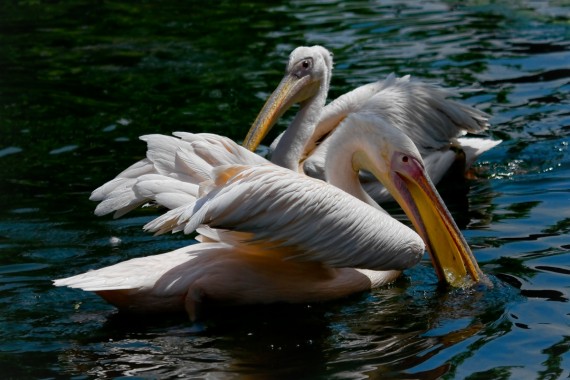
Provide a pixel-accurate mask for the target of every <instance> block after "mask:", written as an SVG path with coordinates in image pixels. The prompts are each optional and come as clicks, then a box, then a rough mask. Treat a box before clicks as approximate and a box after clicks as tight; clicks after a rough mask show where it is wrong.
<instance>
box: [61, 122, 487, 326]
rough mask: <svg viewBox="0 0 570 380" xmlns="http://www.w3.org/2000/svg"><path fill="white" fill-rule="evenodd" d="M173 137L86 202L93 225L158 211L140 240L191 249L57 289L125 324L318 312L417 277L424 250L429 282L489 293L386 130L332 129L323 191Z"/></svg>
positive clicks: (218, 146)
mask: <svg viewBox="0 0 570 380" xmlns="http://www.w3.org/2000/svg"><path fill="white" fill-rule="evenodd" d="M175 135H176V136H177V137H178V138H176V137H170V136H163V135H150V136H143V137H142V139H143V140H145V141H146V142H147V144H148V150H147V157H146V158H145V159H143V160H141V161H139V162H137V163H135V164H134V165H132V166H131V167H129V168H127V169H126V170H125V171H123V172H122V173H120V174H119V175H118V176H117V177H116V178H115V179H114V180H111V181H110V182H108V183H106V184H104V185H103V186H101V187H100V188H98V189H97V190H95V191H94V192H93V194H92V197H91V199H93V200H97V201H101V203H100V204H99V205H98V207H97V208H96V214H98V215H103V214H108V213H111V212H115V216H121V215H123V214H125V213H126V212H129V211H130V210H133V209H134V208H136V207H138V206H140V205H142V204H145V203H147V202H154V203H156V204H158V205H160V206H164V207H166V208H167V209H170V211H168V212H166V213H165V214H164V215H162V216H160V217H158V218H157V219H155V220H153V221H151V222H149V223H148V224H147V225H146V226H145V228H146V229H147V230H149V231H154V232H158V233H164V232H168V231H173V232H176V231H184V233H191V232H193V231H195V230H196V231H198V232H199V234H200V235H199V236H198V238H197V239H198V240H199V242H198V243H196V244H192V245H190V246H187V247H183V248H180V249H177V250H175V251H172V252H168V253H163V254H159V255H154V256H148V257H142V258H135V259H132V260H128V261H125V262H121V263H118V264H115V265H112V266H109V267H105V268H102V269H98V270H93V271H89V272H86V273H83V274H80V275H76V276H73V277H69V278H64V279H58V280H55V281H54V284H55V285H56V286H69V287H72V288H80V289H83V290H86V291H93V292H95V293H97V294H98V295H100V296H101V297H103V298H104V299H105V300H107V301H108V302H110V303H111V304H113V305H115V306H117V307H118V308H120V309H125V310H130V311H136V312H161V311H176V310H186V312H187V313H188V315H189V317H190V318H191V319H192V320H195V319H196V318H198V317H199V315H200V313H199V311H200V308H201V306H202V305H207V304H209V303H212V304H218V303H221V304H229V305H236V304H268V303H277V302H286V303H307V302H319V301H326V300H331V299H336V298H340V297H344V296H346V295H349V294H352V293H355V292H359V291H364V290H367V289H371V288H374V287H378V286H381V285H384V284H386V283H389V282H391V281H393V280H394V279H395V278H397V276H398V275H399V274H400V272H401V271H402V270H404V269H406V268H410V267H411V266H413V265H415V264H417V263H418V262H419V260H420V259H421V257H422V254H423V252H424V248H425V247H427V249H428V251H429V252H430V255H431V257H432V261H433V263H434V267H435V269H436V273H437V275H438V277H439V279H440V280H441V281H445V282H447V283H449V284H451V285H452V286H459V287H463V286H470V285H472V284H474V283H484V284H488V283H489V282H488V279H487V278H486V277H485V275H484V274H483V273H482V272H481V270H480V268H479V266H478V265H477V262H476V260H475V258H474V256H473V254H472V253H471V251H470V249H469V246H468V245H467V243H466V242H465V239H464V238H463V236H462V235H461V233H460V232H459V229H458V228H457V226H456V225H455V223H454V221H453V219H452V217H451V216H450V214H449V212H448V210H447V208H446V207H445V205H444V204H443V202H442V201H441V198H440V197H439V195H438V194H437V191H436V190H435V188H434V186H433V184H432V183H431V181H430V180H429V177H428V176H427V174H426V172H425V169H424V165H423V161H422V158H421V155H420V153H419V152H418V150H417V148H416V147H415V145H414V144H413V143H412V141H411V140H410V139H409V138H408V137H407V136H406V135H405V134H404V133H402V132H401V131H400V130H398V129H396V128H393V127H392V126H391V125H389V124H388V123H386V122H385V121H382V122H381V125H380V126H379V125H378V119H377V118H374V117H370V116H366V115H350V116H349V117H347V118H346V119H345V120H343V121H342V122H341V123H340V125H339V127H338V128H337V132H336V133H335V134H334V135H333V136H332V137H331V139H330V142H329V149H328V151H327V154H326V156H327V157H326V160H325V172H326V176H327V178H328V179H329V181H330V182H331V183H330V184H329V183H326V182H324V181H321V180H318V179H313V178H310V177H307V176H305V175H302V174H300V173H298V172H295V171H291V170H288V169H286V168H281V167H279V166H277V165H274V164H272V163H269V162H268V161H266V160H265V159H263V158H262V157H260V156H258V155H256V154H254V153H252V152H250V151H248V150H246V149H244V148H242V147H240V146H239V145H237V144H235V143H234V142H233V141H231V140H229V139H227V138H224V137H221V136H217V135H209V134H190V133H176V134H175ZM360 169H363V170H368V171H369V172H370V173H372V174H373V175H374V176H375V177H376V178H377V179H378V180H380V181H381V182H382V183H383V184H384V185H385V186H386V187H387V188H388V189H389V191H390V192H391V194H392V195H393V196H394V197H395V199H396V200H397V201H398V202H399V203H400V205H401V206H402V208H403V209H404V211H405V212H406V214H407V215H408V217H409V218H410V220H411V221H412V222H413V224H414V227H415V228H416V230H417V231H418V233H419V234H420V236H421V237H420V236H418V234H417V233H416V232H414V231H412V230H411V229H410V228H408V227H407V226H405V225H404V224H402V223H401V222H399V221H397V220H395V219H394V218H392V217H391V216H389V215H388V214H387V213H386V212H385V211H384V210H382V209H381V207H380V206H378V205H377V204H376V203H375V202H373V201H372V200H370V198H369V197H368V196H367V195H366V193H365V192H364V191H363V190H362V188H359V186H360V185H359V182H358V171H359V170H360ZM348 193H352V195H349V194H348ZM358 198H361V199H362V200H361V199H358ZM424 242H425V243H424Z"/></svg>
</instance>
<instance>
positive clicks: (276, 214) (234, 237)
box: [145, 164, 424, 270]
mask: <svg viewBox="0 0 570 380" xmlns="http://www.w3.org/2000/svg"><path fill="white" fill-rule="evenodd" d="M213 177H214V179H213V181H212V182H210V183H206V184H203V185H202V187H204V188H205V190H204V192H205V194H204V196H203V197H201V198H199V199H198V200H197V201H196V202H194V203H192V204H189V205H185V206H182V207H178V208H176V209H173V210H171V211H169V212H168V213H166V214H165V215H163V216H161V217H159V218H157V219H155V220H154V221H152V222H150V223H148V224H147V225H146V226H145V228H146V229H147V230H150V231H154V232H158V233H163V232H167V231H174V232H176V231H184V232H185V233H191V232H193V231H194V230H196V228H198V227H200V226H202V225H206V226H209V227H210V228H215V229H218V230H222V231H218V235H217V236H218V238H219V239H220V240H222V241H224V242H231V244H234V245H244V246H245V247H246V248H244V249H249V250H250V251H255V252H258V253H260V254H267V255H281V256H284V257H286V258H290V259H295V260H305V261H317V262H324V263H326V264H328V265H330V266H333V267H355V268H365V269H375V270H389V269H404V268H408V267H410V266H412V265H414V264H416V263H417V262H418V261H419V260H420V258H421V256H422V255H423V252H424V244H423V242H422V241H421V239H420V238H419V236H418V235H417V234H416V233H415V232H413V231H412V230H411V229H409V228H408V227H406V226H404V225H403V224H401V223H400V222H398V221H396V220H395V219H393V218H391V217H389V216H388V215H385V214H383V213H381V212H378V210H376V209H374V208H373V207H371V206H369V205H367V204H365V203H364V202H362V201H360V200H358V199H356V198H354V197H352V196H348V195H347V194H346V193H344V192H343V191H341V190H339V189H338V188H336V187H334V186H331V185H328V184H326V183H325V182H323V181H319V180H316V179H313V178H310V177H306V176H304V175H299V174H297V173H295V172H292V171H290V170H287V169H283V168H280V167H277V166H275V165H272V164H266V165H257V166H245V165H242V166H237V165H231V166H223V167H218V168H216V169H215V170H214V171H213Z"/></svg>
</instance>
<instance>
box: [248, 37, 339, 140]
mask: <svg viewBox="0 0 570 380" xmlns="http://www.w3.org/2000/svg"><path fill="white" fill-rule="evenodd" d="M332 65H333V62H332V54H331V53H330V52H329V51H328V50H327V49H325V48H324V47H322V46H318V45H316V46H311V47H307V46H300V47H298V48H296V49H295V50H293V52H291V54H290V55H289V62H288V63H287V68H286V70H285V76H284V77H283V79H282V80H281V82H280V83H279V86H277V88H276V89H275V91H273V94H271V96H270V97H269V98H268V99H267V101H266V102H265V105H264V106H263V109H262V110H261V111H260V113H259V115H258V116H257V119H256V120H255V122H254V123H253V125H252V127H251V128H250V130H249V132H248V134H247V136H246V138H245V140H244V142H243V146H244V147H245V148H247V149H249V150H252V151H253V150H255V149H256V148H257V146H258V145H259V144H260V143H261V141H262V140H263V138H264V137H265V136H266V135H267V133H268V132H269V131H270V130H271V128H272V127H273V126H274V125H275V123H276V122H277V120H278V119H279V118H280V117H281V115H283V113H285V111H287V110H288V109H289V108H291V106H293V104H295V103H301V106H304V105H306V103H307V102H308V101H310V100H313V99H316V98H319V97H317V95H321V96H320V98H322V99H319V100H321V101H320V104H318V107H323V106H324V103H325V100H326V95H327V93H328V86H329V83H330V77H331V72H332ZM316 122H317V120H312V123H316Z"/></svg>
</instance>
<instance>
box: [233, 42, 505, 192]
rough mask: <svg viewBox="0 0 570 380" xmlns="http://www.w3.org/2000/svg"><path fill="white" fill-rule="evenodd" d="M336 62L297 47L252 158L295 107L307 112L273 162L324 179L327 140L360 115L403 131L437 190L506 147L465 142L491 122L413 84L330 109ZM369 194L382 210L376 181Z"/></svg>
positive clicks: (250, 141) (249, 139)
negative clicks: (449, 175)
mask: <svg viewBox="0 0 570 380" xmlns="http://www.w3.org/2000/svg"><path fill="white" fill-rule="evenodd" d="M332 66H333V62H332V54H331V53H330V52H329V51H328V50H327V49H325V48H324V47H322V46H312V47H298V48H296V49H295V50H294V51H293V52H292V53H291V55H290V56H289V62H288V64H287V68H286V73H285V76H284V78H283V79H282V80H281V82H280V83H279V86H278V87H277V89H276V90H275V91H274V92H273V94H272V95H271V96H270V97H269V99H268V100H267V102H266V103H265V105H264V107H263V109H262V110H261V112H260V113H259V115H258V117H257V119H256V120H255V122H254V124H253V125H252V127H251V129H250V130H249V132H248V134H247V136H246V138H245V140H244V142H243V145H244V146H245V147H246V148H248V149H249V150H252V151H253V150H255V148H256V147H257V146H258V145H259V144H260V143H261V141H262V140H263V138H264V137H265V135H266V134H267V133H268V132H269V130H270V129H271V128H272V127H273V125H275V123H276V122H277V120H278V119H279V117H280V116H281V115H282V114H283V113H284V112H285V111H287V109H289V108H290V107H291V106H292V105H293V104H295V103H300V106H301V107H300V109H299V112H298V113H297V115H296V116H295V118H294V120H293V122H292V123H291V125H289V127H288V128H287V129H286V130H285V132H284V133H283V134H282V135H280V136H279V137H278V138H277V139H276V141H274V142H273V144H272V148H273V152H272V154H271V161H272V162H274V163H276V164H278V165H281V166H284V167H286V168H289V169H292V170H300V171H301V172H305V173H306V174H308V175H310V176H312V177H316V178H321V179H324V167H325V163H324V159H325V156H326V151H327V150H328V149H329V143H328V140H329V139H328V137H329V136H330V135H331V133H333V132H334V130H335V129H336V128H337V127H338V125H339V123H340V122H341V121H342V120H343V119H344V118H346V117H347V115H350V114H353V113H360V114H369V115H374V116H375V117H376V118H379V119H383V120H385V121H386V122H387V123H389V124H391V125H392V126H394V127H396V128H399V129H400V130H402V131H403V132H404V133H406V134H407V135H408V137H410V138H411V140H412V141H413V142H414V143H415V144H416V147H417V148H418V150H419V152H420V153H421V155H422V157H423V160H424V163H425V167H426V171H427V173H428V174H429V176H430V178H431V180H432V181H433V183H436V184H437V183H438V182H439V181H440V179H441V178H442V177H443V175H444V174H445V173H446V172H447V170H448V169H449V168H450V167H451V165H452V164H453V162H454V161H455V160H456V159H457V158H458V155H457V154H456V152H457V151H458V150H461V151H463V152H464V155H461V156H459V157H462V158H464V159H465V167H466V169H467V168H468V167H469V166H470V165H471V163H472V162H473V161H474V160H475V159H476V157H477V156H479V155H480V154H482V153H483V152H485V151H487V150H489V149H491V148H492V147H494V146H495V145H497V144H499V143H500V141H493V140H489V139H482V138H459V136H461V135H464V134H465V133H466V132H473V133H478V132H482V131H484V130H485V129H487V128H488V125H489V124H488V122H487V119H488V115H486V114H485V113H484V112H482V111H479V110H477V109H475V108H473V107H470V106H468V105H464V104H461V103H458V102H456V101H453V100H451V99H449V97H450V96H451V95H452V93H451V92H450V91H448V90H444V89H443V88H440V87H437V86H435V85H431V84H427V83H422V82H420V81H417V80H411V79H410V77H409V76H405V77H403V78H396V77H395V76H394V75H393V74H391V75H389V76H388V78H387V79H386V80H380V81H377V82H373V83H369V84H367V85H364V86H361V87H358V88H356V89H354V90H352V91H350V92H348V93H346V94H344V95H342V96H340V97H339V98H337V99H336V100H334V101H333V102H331V103H330V104H328V105H327V106H325V102H326V98H327V94H328V90H329V84H330V80H331V76H332ZM362 180H363V184H364V186H365V189H366V191H367V192H368V193H369V194H370V195H371V196H372V197H373V198H374V199H375V200H376V201H378V202H382V201H386V200H388V199H390V195H389V193H388V192H387V191H386V189H385V188H383V187H382V185H381V184H379V183H378V181H374V180H372V181H371V178H370V176H366V175H364V176H363V177H362Z"/></svg>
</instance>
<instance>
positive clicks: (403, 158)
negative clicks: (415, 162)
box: [402, 156, 410, 163]
mask: <svg viewBox="0 0 570 380" xmlns="http://www.w3.org/2000/svg"><path fill="white" fill-rule="evenodd" d="M409 160H410V158H409V157H408V156H403V157H402V162H404V163H406V162H408V161H409Z"/></svg>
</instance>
